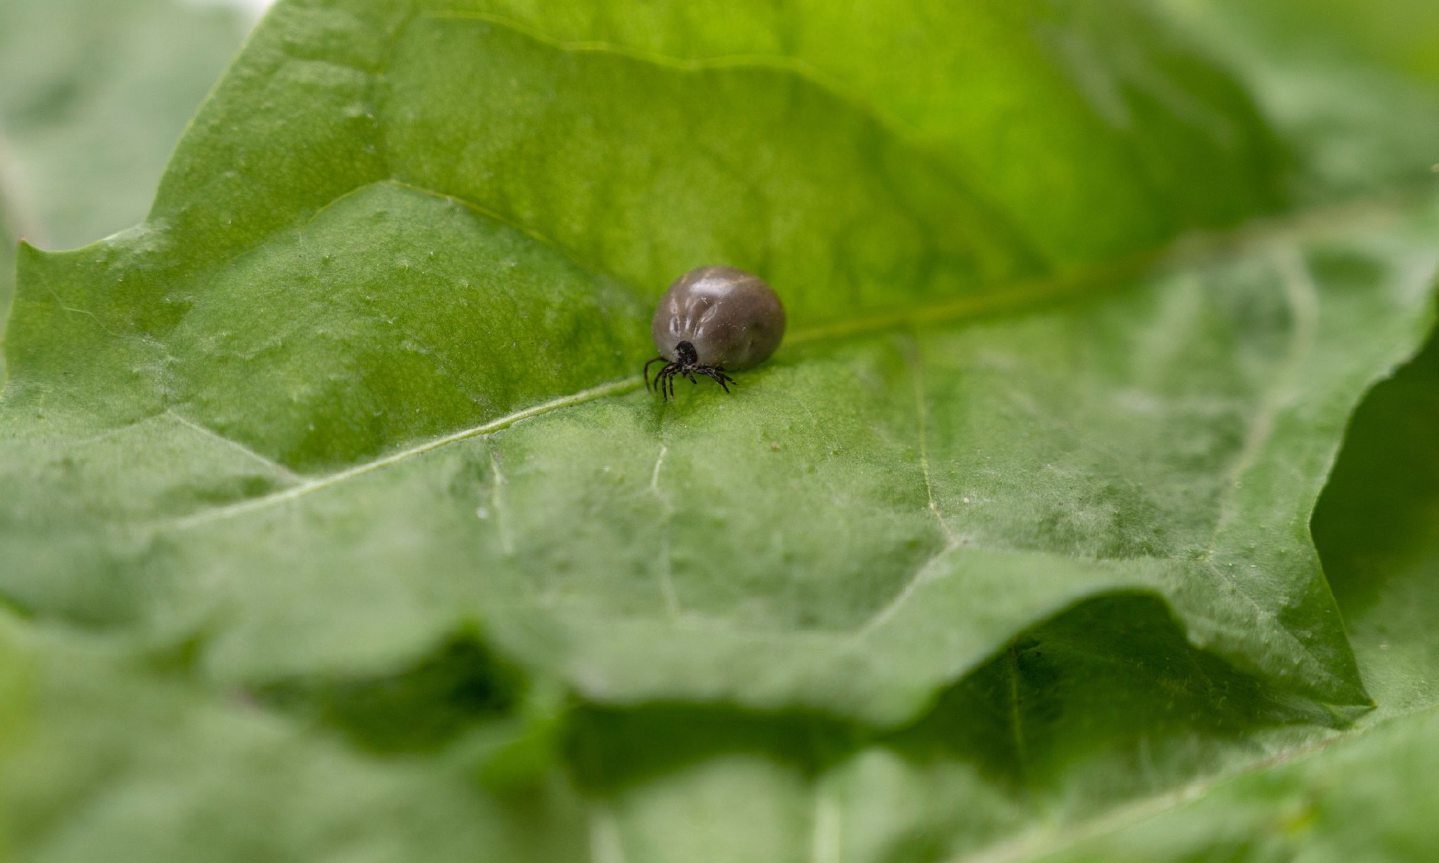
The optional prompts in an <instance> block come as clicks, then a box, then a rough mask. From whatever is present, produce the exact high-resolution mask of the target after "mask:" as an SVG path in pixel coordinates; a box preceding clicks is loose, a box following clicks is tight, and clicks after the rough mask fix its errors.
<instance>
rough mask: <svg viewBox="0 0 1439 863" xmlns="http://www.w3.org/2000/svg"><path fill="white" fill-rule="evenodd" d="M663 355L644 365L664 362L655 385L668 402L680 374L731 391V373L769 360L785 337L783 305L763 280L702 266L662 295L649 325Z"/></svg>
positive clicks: (647, 368)
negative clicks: (703, 377) (712, 383)
mask: <svg viewBox="0 0 1439 863" xmlns="http://www.w3.org/2000/svg"><path fill="white" fill-rule="evenodd" d="M650 334H651V335H652V336H654V340H655V347H656V348H658V349H659V352H660V355H659V356H657V357H655V358H654V359H652V360H650V361H649V362H647V363H645V385H646V386H649V385H650V379H649V372H650V366H651V365H653V364H655V363H659V362H663V363H664V364H665V365H664V366H663V367H662V368H661V369H660V371H659V374H657V375H655V380H654V386H655V388H656V389H657V390H658V391H659V393H660V395H662V396H663V397H664V398H665V400H666V401H668V400H669V399H670V398H672V397H673V396H674V394H675V383H674V379H675V378H676V377H683V378H686V379H687V380H689V382H690V383H696V382H697V379H696V377H695V375H704V376H705V377H707V378H710V379H711V380H713V381H714V382H715V383H717V384H719V385H720V386H721V387H723V388H724V391H725V392H729V387H730V384H732V383H734V378H731V377H730V376H729V375H728V374H727V373H728V372H737V371H743V370H744V369H747V368H751V367H753V366H757V365H759V364H760V363H762V362H764V361H765V360H766V359H768V358H769V355H770V354H772V353H774V350H775V348H777V347H779V343H780V339H782V338H784V306H783V305H782V304H781V303H780V301H779V297H778V296H776V295H775V292H774V291H773V290H772V289H771V288H770V286H769V285H767V284H765V282H764V280H763V279H761V278H760V277H759V276H756V275H754V274H752V273H746V272H745V271H744V270H737V269H735V268H734V267H700V268H699V269H696V270H690V271H689V272H688V273H685V274H684V275H683V276H680V277H679V278H678V279H676V280H675V282H674V284H672V285H670V287H669V290H667V291H665V295H664V296H663V297H661V298H660V305H659V308H657V309H655V318H654V321H653V323H652V324H651V325H650Z"/></svg>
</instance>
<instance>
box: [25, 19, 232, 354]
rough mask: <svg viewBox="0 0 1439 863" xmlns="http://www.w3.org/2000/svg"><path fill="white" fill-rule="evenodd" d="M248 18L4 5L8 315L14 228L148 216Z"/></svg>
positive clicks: (54, 237) (41, 240) (106, 226)
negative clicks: (179, 143)
mask: <svg viewBox="0 0 1439 863" xmlns="http://www.w3.org/2000/svg"><path fill="white" fill-rule="evenodd" d="M246 23H247V22H245V21H244V20H242V19H241V16H239V15H236V14H233V13H230V12H227V11H225V10H222V9H219V8H208V9H207V8H203V7H201V6H199V5H198V4H195V3H189V2H185V0H112V2H107V3H103V4H98V5H97V4H95V3H91V2H88V0H10V2H7V3H5V4H4V6H3V7H0V82H4V86H3V87H0V324H3V322H4V320H5V318H6V315H7V313H8V312H9V310H10V297H11V294H12V293H13V288H14V278H13V277H14V265H15V261H14V246H15V242H16V240H17V238H20V237H24V238H26V239H28V240H30V241H31V242H34V243H37V244H41V245H77V244H79V243H84V242H89V241H91V240H94V239H95V238H97V237H100V236H103V235H105V234H109V233H113V232H114V231H116V230H119V229H121V228H124V227H127V226H129V225H131V224H133V223H134V222H136V221H137V220H139V219H141V218H143V216H144V214H145V211H146V209H147V208H148V207H149V204H150V200H151V198H152V197H153V196H154V190H155V183H156V182H157V180H158V179H159V177H160V173H161V171H162V170H163V168H164V167H165V160H166V159H167V158H168V157H169V154H170V151H171V149H173V147H174V144H175V141H176V139H178V138H179V137H180V133H181V131H182V130H183V129H184V126H185V121H186V120H187V119H188V118H189V116H190V115H191V114H192V113H194V110H195V106H196V105H198V104H199V103H200V100H201V98H202V97H203V96H204V95H205V91H206V89H207V88H208V87H209V86H210V85H211V83H212V82H213V81H214V79H215V77H216V76H217V75H218V74H219V73H220V72H221V70H222V69H223V68H224V64H225V62H226V61H227V60H228V59H229V57H230V55H231V54H232V53H233V52H234V51H235V50H236V48H237V47H238V46H239V44H240V40H241V38H242V37H243V35H244V32H245V25H246ZM0 339H3V327H0ZM0 344H3V342H0ZM3 377H4V362H3V358H0V380H3Z"/></svg>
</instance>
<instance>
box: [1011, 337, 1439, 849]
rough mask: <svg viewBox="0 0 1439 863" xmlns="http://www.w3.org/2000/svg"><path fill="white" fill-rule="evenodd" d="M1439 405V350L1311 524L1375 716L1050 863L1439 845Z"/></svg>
mask: <svg viewBox="0 0 1439 863" xmlns="http://www.w3.org/2000/svg"><path fill="white" fill-rule="evenodd" d="M1436 394H1439V343H1433V344H1431V345H1430V347H1429V349H1427V350H1426V351H1425V352H1424V353H1423V354H1422V355H1421V357H1420V358H1419V360H1418V361H1416V362H1415V363H1414V364H1413V365H1411V366H1409V367H1407V368H1406V369H1405V370H1404V371H1403V372H1402V373H1401V374H1400V375H1399V376H1398V377H1396V378H1395V379H1394V380H1393V381H1390V382H1387V383H1385V384H1383V385H1382V386H1381V387H1380V388H1379V389H1377V390H1376V391H1375V392H1374V394H1373V396H1372V397H1371V398H1370V399H1369V400H1367V401H1366V402H1365V405H1364V408H1363V409H1362V410H1361V411H1360V412H1359V414H1358V416H1357V417H1356V419H1355V423H1354V427H1353V429H1352V431H1351V433H1350V439H1349V442H1348V444H1347V445H1346V449H1345V456H1344V458H1343V459H1341V461H1340V462H1339V465H1338V467H1337V469H1336V471H1335V475H1334V479H1333V482H1332V483H1331V486H1330V488H1329V489H1327V490H1326V492H1325V497H1324V501H1323V504H1322V505H1321V507H1320V509H1319V510H1318V512H1317V513H1316V515H1315V530H1316V534H1317V536H1319V537H1320V538H1321V539H1322V540H1323V543H1322V546H1323V548H1324V551H1325V560H1326V564H1327V567H1328V569H1329V572H1330V574H1331V578H1332V580H1333V581H1334V585H1335V593H1336V595H1337V596H1338V597H1339V599H1340V602H1341V603H1342V605H1343V607H1344V611H1345V616H1346V618H1347V620H1348V623H1349V630H1350V632H1351V634H1352V638H1353V640H1354V643H1355V647H1356V652H1357V653H1358V656H1359V661H1360V666H1361V668H1362V669H1363V671H1364V678H1365V680H1366V681H1367V682H1368V683H1369V685H1370V688H1371V691H1372V692H1373V693H1374V694H1375V697H1376V700H1377V701H1378V702H1379V705H1380V709H1379V711H1377V713H1376V715H1375V716H1373V717H1372V718H1371V719H1370V720H1369V721H1367V722H1365V723H1364V724H1362V725H1361V726H1360V727H1359V728H1357V729H1355V730H1353V731H1351V732H1348V733H1345V734H1341V735H1338V736H1327V735H1317V736H1316V737H1315V739H1314V740H1313V741H1311V742H1309V743H1307V744H1306V745H1301V746H1295V747H1293V748H1290V749H1287V750H1283V751H1281V752H1280V753H1277V754H1276V756H1275V757H1273V758H1272V759H1270V760H1266V761H1262V762H1260V763H1259V764H1257V765H1254V766H1253V767H1252V768H1251V769H1250V770H1248V771H1245V772H1244V773H1242V774H1240V775H1238V776H1236V777H1233V778H1230V779H1228V780H1227V781H1223V782H1213V781H1207V782H1204V783H1202V784H1199V785H1195V786H1192V787H1188V788H1181V789H1179V790H1178V791H1176V792H1173V793H1170V794H1167V795H1163V796H1161V797H1158V798H1156V799H1154V800H1149V801H1145V802H1143V803H1141V804H1138V805H1136V806H1134V807H1132V808H1131V809H1129V810H1121V811H1120V812H1119V813H1117V814H1115V815H1113V816H1110V817H1109V818H1106V819H1104V820H1103V821H1100V822H1097V823H1095V824H1092V825H1088V827H1087V829H1085V830H1083V831H1080V832H1079V834H1078V835H1077V836H1070V837H1066V838H1067V839H1068V840H1077V841H1074V842H1073V845H1072V846H1071V847H1067V848H1066V849H1065V850H1064V851H1063V852H1060V853H1057V854H1054V855H1052V857H1051V856H1046V857H1043V858H1042V859H1063V860H1096V859H1100V860H1114V861H1125V860H1208V859H1225V860H1244V861H1247V860H1256V861H1257V860H1284V859H1295V858H1297V857H1303V858H1304V859H1306V860H1307V859H1313V860H1344V859H1355V858H1356V857H1358V858H1366V859H1367V858H1372V859H1384V860H1411V859H1413V860H1417V859H1423V857H1424V855H1425V854H1427V853H1428V849H1431V848H1433V847H1434V846H1435V843H1436V842H1439V827H1436V825H1435V824H1434V820H1433V818H1432V817H1430V813H1432V812H1433V811H1434V809H1435V806H1436V804H1439V801H1436V800H1435V798H1434V784H1433V782H1432V776H1433V774H1434V770H1435V769H1436V764H1435V753H1436V752H1439V714H1436V713H1435V707H1436V703H1439V702H1436V698H1435V694H1436V692H1439V641H1436V640H1435V638H1434V637H1433V633H1432V627H1433V620H1434V618H1435V615H1436V614H1439V608H1436V598H1435V597H1436V595H1439V594H1436V591H1435V589H1434V587H1435V584H1436V580H1439V530H1436V525H1439V457H1436V454H1435V450H1434V446H1433V435H1434V428H1435V424H1436V423H1439V395H1436ZM1064 844H1065V845H1070V842H1069V841H1066V842H1065V843H1064ZM1023 859H1029V858H1027V857H1026V858H1023Z"/></svg>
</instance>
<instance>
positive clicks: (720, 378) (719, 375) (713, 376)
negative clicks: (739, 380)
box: [700, 369, 733, 392]
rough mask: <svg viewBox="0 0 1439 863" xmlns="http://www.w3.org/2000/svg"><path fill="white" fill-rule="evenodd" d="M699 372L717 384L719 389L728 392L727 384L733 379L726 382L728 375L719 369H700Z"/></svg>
mask: <svg viewBox="0 0 1439 863" xmlns="http://www.w3.org/2000/svg"><path fill="white" fill-rule="evenodd" d="M700 374H702V375H704V376H705V377H707V378H709V379H710V380H712V381H714V382H715V383H717V384H719V385H720V389H722V390H724V391H725V392H729V384H730V383H733V381H730V382H729V383H726V380H727V378H728V376H727V375H726V374H725V373H724V372H722V371H720V370H719V369H700Z"/></svg>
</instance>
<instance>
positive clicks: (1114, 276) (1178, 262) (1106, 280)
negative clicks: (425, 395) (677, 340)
mask: <svg viewBox="0 0 1439 863" xmlns="http://www.w3.org/2000/svg"><path fill="white" fill-rule="evenodd" d="M378 184H392V185H395V186H397V187H399V188H405V189H410V190H412V191H416V192H421V193H424V194H428V195H433V196H435V197H439V198H443V199H446V200H452V201H454V202H456V203H458V204H460V205H462V206H465V207H467V208H470V209H472V210H473V211H474V212H476V213H478V214H480V215H481V216H483V217H485V218H489V219H494V220H496V221H498V222H499V223H501V224H504V225H506V226H509V227H512V228H515V229H516V230H520V231H521V232H523V233H524V234H525V235H526V236H529V237H531V238H532V239H534V240H535V241H536V242H544V243H546V244H548V245H551V246H552V247H553V248H555V249H556V250H558V251H560V252H562V253H564V254H565V255H566V256H567V258H569V259H570V260H572V261H573V260H575V259H574V257H573V256H572V255H570V253H569V252H568V251H567V250H565V249H564V247H563V246H562V245H560V244H558V243H556V242H554V241H553V240H550V239H547V238H545V237H544V235H543V234H542V233H539V232H537V231H535V230H533V229H531V228H528V227H525V226H521V225H519V224H517V223H516V222H515V221H514V220H513V219H511V218H508V217H506V216H504V215H503V214H501V213H498V212H496V211H494V210H491V209H490V208H487V207H485V206H483V205H481V204H477V203H475V202H473V201H469V200H467V199H465V198H463V197H460V196H457V195H452V194H447V193H443V192H439V191H437V190H434V189H428V188H424V187H421V186H416V185H414V184H412V183H407V182H404V181H401V180H398V179H393V178H391V179H385V180H380V181H378ZM371 185H376V184H375V183H366V184H364V185H363V186H362V187H360V188H365V187H369V186H371ZM356 191H358V189H354V190H350V191H348V192H346V193H345V194H344V195H343V196H340V197H346V196H349V195H352V194H354V193H355V192H356ZM1404 200H1405V197H1404V196H1395V195H1392V194H1386V195H1374V196H1371V197H1370V198H1366V199H1364V200H1361V201H1351V202H1345V203H1342V204H1337V205H1330V206H1321V207H1314V208H1310V209H1308V210H1303V211H1297V212H1295V213H1292V214H1290V215H1289V216H1288V217H1287V218H1284V219H1278V220H1266V221H1262V222H1251V223H1246V224H1244V225H1240V226H1238V227H1237V228H1234V229H1231V230H1229V231H1225V232H1221V233H1215V234H1210V235H1208V236H1204V237H1201V238H1198V239H1196V238H1193V237H1187V238H1186V237H1181V238H1179V239H1178V240H1176V241H1175V242H1173V243H1170V244H1168V245H1167V246H1165V247H1161V248H1160V249H1157V250H1151V251H1146V252H1141V253H1136V254H1134V255H1131V256H1128V257H1126V258H1123V259H1121V260H1117V261H1114V262H1111V263H1107V264H1104V265H1101V266H1095V267H1088V268H1084V269H1081V270H1076V271H1073V272H1071V273H1066V274H1060V275H1056V276H1052V277H1049V278H1035V279H1023V280H1017V281H1013V282H1009V283H999V285H998V286H997V287H996V288H995V289H992V290H988V291H986V292H985V293H983V294H981V295H976V296H970V297H961V298H958V299H953V300H945V301H941V302H936V303H925V304H920V305H918V306H914V307H912V308H909V309H896V310H895V311H891V312H879V313H876V314H871V315H865V316H860V317H854V318H848V319H842V320H838V321H833V322H830V323H825V324H820V325H816V326H812V327H807V328H802V329H800V330H797V331H795V332H793V333H792V334H791V335H790V336H789V338H787V339H786V341H785V346H787V347H790V348H793V347H795V346H799V345H809V344H821V345H832V344H836V343H840V342H843V341H845V340H848V339H852V338H858V337H863V336H868V335H873V334H875V333H878V332H883V331H886V330H890V329H895V328H900V327H911V328H917V327H931V326H938V325H942V324H956V323H960V322H967V321H971V320H976V319H980V318H984V317H988V316H992V315H997V314H1001V313H1006V312H1019V313H1028V312H1036V311H1039V310H1041V309H1044V308H1047V307H1052V306H1055V305H1060V304H1062V303H1064V302H1065V301H1069V300H1076V299H1086V300H1088V299H1093V298H1097V297H1100V296H1108V295H1109V294H1111V293H1113V292H1115V291H1118V290H1121V289H1123V288H1124V287H1128V286H1129V281H1128V280H1130V279H1133V278H1135V277H1137V276H1139V275H1140V274H1142V273H1143V272H1145V271H1146V270H1148V269H1149V268H1151V267H1156V266H1162V267H1165V268H1170V269H1177V268H1183V267H1191V266H1202V265H1204V264H1205V263H1211V262H1215V261H1219V260H1222V259H1224V258H1225V257H1227V256H1231V255H1233V254H1235V252H1236V251H1239V250H1244V249H1253V248H1258V247H1265V246H1269V245H1281V246H1282V245H1291V246H1292V245H1294V244H1296V243H1299V242H1307V241H1312V240H1315V239H1319V238H1323V237H1326V236H1330V235H1337V234H1340V233H1343V232H1347V231H1348V230H1349V229H1350V228H1351V227H1352V224H1353V221H1354V217H1356V216H1359V215H1366V216H1372V215H1383V216H1389V217H1392V216H1393V214H1394V212H1395V211H1396V210H1399V209H1402V205H1403V201H1404ZM327 206H328V205H327ZM576 263H577V264H579V262H576ZM581 266H583V265H581ZM583 268H584V269H585V270H586V271H587V272H589V273H591V275H596V274H597V273H596V271H595V270H594V269H593V268H590V267H588V266H583ZM599 274H603V271H600V273H599ZM640 386H642V380H641V378H640V376H639V375H637V374H636V375H632V376H629V377H624V378H618V379H615V380H611V381H606V382H602V383H599V384H596V385H594V386H591V387H587V388H585V389H582V390H578V391H575V392H572V393H568V394H564V395H560V396H556V397H555V398H552V399H549V400H547V401H544V402H540V403H537V404H533V405H529V406H527V407H524V408H521V409H519V410H516V411H513V412H511V413H509V414H506V415H504V416H500V417H496V418H493V419H489V420H486V421H485V422H483V423H480V424H478V425H475V426H471V427H469V428H465V429H461V430H459V431H455V432H451V433H450V434H447V435H442V436H440V437H437V438H432V439H430V440H427V441H424V442H421V443H418V444H415V445H413V446H410V447H406V448H404V449H400V450H398V451H395V452H391V453H388V454H386V455H383V456H380V457H378V458H375V459H371V460H369V461H366V462H361V463H359V464H356V465H352V466H350V467H347V468H343V469H341V470H339V471H335V472H333V473H330V474H326V475H324V476H320V477H314V478H310V479H306V480H304V481H303V482H301V483H299V484H297V485H294V486H290V487H288V488H285V489H282V490H280V491H277V492H273V493H271V494H268V495H263V496H260V497H254V498H248V499H246V500H243V501H238V502H235V503H231V504H223V505H219V506H215V507H211V508H208V509H203V510H199V511H197V512H194V513H191V514H189V515H186V516H181V517H179V518H176V519H172V520H169V521H167V522H163V523H161V524H159V525H156V527H157V528H158V529H162V530H163V529H174V528H179V529H185V528H188V527H193V526H195V525H198V524H203V523H207V522H211V521H216V520H220V519H224V518H229V517H233V516H235V515H241V514H244V513H248V512H252V511H255V510H259V509H263V508H265V507H267V506H270V505H275V504H280V503H284V502H286V501H290V500H294V499H297V498H300V497H303V496H305V495H308V494H310V493H312V492H315V491H320V490H323V489H327V488H331V487H334V486H335V485H337V484H339V483H342V482H344V481H345V480H348V479H352V478H355V477H359V476H363V475H366V474H369V473H372V472H374V471H377V470H381V469H383V468H386V467H390V466H392V465H394V464H398V463H401V462H404V461H408V460H409V459H411V458H414V457H416V456H420V455H424V454H426V453H428V452H430V451H432V450H435V449H439V448H441V447H444V446H447V445H449V444H453V443H459V442H462V441H466V440H470V439H473V438H477V437H483V436H485V435H488V434H492V433H494V432H498V431H502V430H504V429H506V428H509V427H510V426H512V425H514V424H515V423H518V422H520V421H522V420H526V419H531V418H533V417H537V416H542V415H544V414H547V413H550V412H552V411H555V410H561V409H564V408H569V407H575V406H578V405H581V404H585V403H587V402H590V401H594V400H596V399H599V398H604V397H607V396H613V395H621V394H624V393H627V392H630V391H633V390H635V389H638V388H639V387H640ZM187 419H190V421H191V422H195V420H193V418H187ZM200 425H201V426H202V427H203V428H205V429H206V430H207V431H209V432H210V433H211V434H213V435H215V436H217V437H219V438H222V439H224V440H228V441H231V442H232V443H234V444H235V445H237V446H244V444H243V443H242V442H240V441H235V440H234V439H233V438H230V437H229V436H227V435H224V434H223V433H221V432H219V431H216V430H215V429H212V428H210V427H208V426H205V425H203V424H200Z"/></svg>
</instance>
